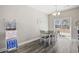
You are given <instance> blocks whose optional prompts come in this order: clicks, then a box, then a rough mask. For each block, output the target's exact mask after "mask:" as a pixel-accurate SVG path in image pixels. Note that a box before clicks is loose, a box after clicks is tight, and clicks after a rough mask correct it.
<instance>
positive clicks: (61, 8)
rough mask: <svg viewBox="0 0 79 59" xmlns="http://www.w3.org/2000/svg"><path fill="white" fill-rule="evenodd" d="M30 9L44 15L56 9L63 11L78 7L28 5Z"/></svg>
mask: <svg viewBox="0 0 79 59" xmlns="http://www.w3.org/2000/svg"><path fill="white" fill-rule="evenodd" d="M30 7H32V8H35V9H37V10H40V11H42V12H44V13H46V14H50V13H52V12H54V11H56V9H57V10H58V11H64V10H68V9H71V8H75V7H78V6H77V5H30Z"/></svg>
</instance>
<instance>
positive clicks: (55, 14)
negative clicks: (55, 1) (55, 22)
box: [52, 5, 61, 16]
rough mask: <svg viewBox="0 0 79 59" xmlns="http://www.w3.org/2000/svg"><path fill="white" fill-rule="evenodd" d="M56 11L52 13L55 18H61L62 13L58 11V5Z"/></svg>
mask: <svg viewBox="0 0 79 59" xmlns="http://www.w3.org/2000/svg"><path fill="white" fill-rule="evenodd" d="M55 9H56V10H55V12H53V13H52V15H53V16H59V15H60V14H61V13H60V11H58V9H57V5H56V8H55Z"/></svg>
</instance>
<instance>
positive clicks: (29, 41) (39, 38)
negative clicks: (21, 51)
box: [18, 37, 40, 47]
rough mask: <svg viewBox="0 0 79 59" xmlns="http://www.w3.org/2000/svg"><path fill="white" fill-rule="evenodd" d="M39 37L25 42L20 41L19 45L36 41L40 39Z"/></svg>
mask: <svg viewBox="0 0 79 59" xmlns="http://www.w3.org/2000/svg"><path fill="white" fill-rule="evenodd" d="M38 39H40V37H38V38H33V39H31V40H29V41H25V42H22V43H19V44H18V46H19V47H20V46H22V45H24V44H28V43H30V42H33V41H36V40H38Z"/></svg>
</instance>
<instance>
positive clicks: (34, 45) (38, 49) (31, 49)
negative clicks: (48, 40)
mask: <svg viewBox="0 0 79 59" xmlns="http://www.w3.org/2000/svg"><path fill="white" fill-rule="evenodd" d="M55 52H56V51H55V49H53V45H50V46H48V47H44V46H42V45H40V44H39V40H37V41H34V42H31V43H29V44H25V45H23V46H21V47H19V48H18V49H17V50H14V51H10V52H9V53H55Z"/></svg>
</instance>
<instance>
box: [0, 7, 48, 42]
mask: <svg viewBox="0 0 79 59" xmlns="http://www.w3.org/2000/svg"><path fill="white" fill-rule="evenodd" d="M0 9H1V11H0V17H1V18H2V19H3V18H5V19H7V20H12V19H16V23H17V31H18V37H19V39H18V42H19V43H22V42H27V41H29V40H32V38H35V37H38V36H39V35H40V30H45V31H47V30H48V15H46V14H44V13H42V12H40V11H38V10H35V9H33V8H31V7H28V6H0Z"/></svg>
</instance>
